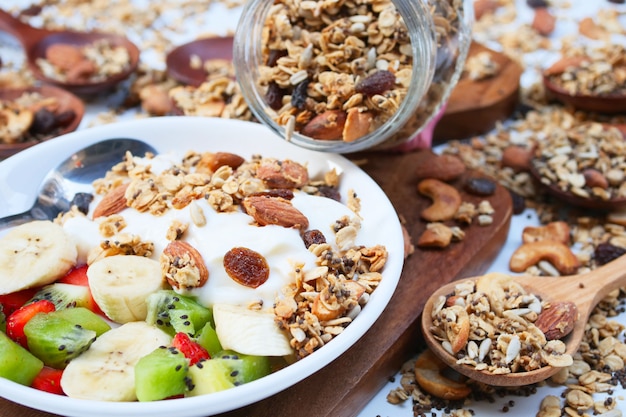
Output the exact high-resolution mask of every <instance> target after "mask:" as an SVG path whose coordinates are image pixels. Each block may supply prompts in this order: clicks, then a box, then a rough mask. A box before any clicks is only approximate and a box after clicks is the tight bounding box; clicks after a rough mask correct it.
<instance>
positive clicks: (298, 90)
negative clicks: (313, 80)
mask: <svg viewBox="0 0 626 417" xmlns="http://www.w3.org/2000/svg"><path fill="white" fill-rule="evenodd" d="M308 88H309V80H308V79H306V80H304V81H301V82H300V83H299V84H298V85H296V87H295V88H294V89H293V93H291V105H292V106H293V107H295V108H296V109H298V110H301V109H303V108H304V105H305V104H306V99H307V97H308V95H307V89H308Z"/></svg>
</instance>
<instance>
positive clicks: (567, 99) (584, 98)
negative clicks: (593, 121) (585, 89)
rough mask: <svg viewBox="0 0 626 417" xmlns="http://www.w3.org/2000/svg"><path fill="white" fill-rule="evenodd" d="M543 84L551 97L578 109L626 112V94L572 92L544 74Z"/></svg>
mask: <svg viewBox="0 0 626 417" xmlns="http://www.w3.org/2000/svg"><path fill="white" fill-rule="evenodd" d="M543 85H544V87H545V89H546V93H547V95H548V96H549V97H550V96H551V97H553V98H554V99H556V100H558V101H559V102H561V103H563V104H566V105H570V106H572V107H574V108H575V109H578V110H583V111H588V112H593V113H605V114H617V113H624V112H626V94H611V95H608V94H607V95H587V94H570V93H569V92H567V91H566V90H565V89H563V88H562V87H561V86H559V85H557V84H555V83H553V82H552V81H551V80H550V77H549V76H547V75H544V76H543Z"/></svg>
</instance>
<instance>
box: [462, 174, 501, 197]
mask: <svg viewBox="0 0 626 417" xmlns="http://www.w3.org/2000/svg"><path fill="white" fill-rule="evenodd" d="M464 188H465V191H467V192H468V193H470V194H474V195H481V196H488V195H492V194H493V193H495V192H496V183H495V181H492V180H490V179H489V178H484V177H474V178H468V179H467V181H465V186H464Z"/></svg>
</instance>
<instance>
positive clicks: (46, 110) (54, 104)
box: [0, 92, 75, 144]
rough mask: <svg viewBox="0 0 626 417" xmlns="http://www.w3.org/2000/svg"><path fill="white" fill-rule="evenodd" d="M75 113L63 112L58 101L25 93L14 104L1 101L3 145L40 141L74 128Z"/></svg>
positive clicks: (0, 122) (0, 117)
mask: <svg viewBox="0 0 626 417" xmlns="http://www.w3.org/2000/svg"><path fill="white" fill-rule="evenodd" d="M74 117H75V113H74V111H73V110H63V109H60V105H59V102H58V100H57V99H56V98H54V97H44V96H42V95H41V94H39V93H32V92H25V93H23V94H21V95H20V96H19V97H16V98H15V99H11V100H8V99H7V100H2V99H0V144H2V143H6V144H16V143H23V142H30V141H38V140H41V139H43V138H45V137H48V136H51V135H55V133H58V132H60V131H61V130H62V129H63V127H65V126H67V125H68V124H70V123H71V122H72V121H73V120H74Z"/></svg>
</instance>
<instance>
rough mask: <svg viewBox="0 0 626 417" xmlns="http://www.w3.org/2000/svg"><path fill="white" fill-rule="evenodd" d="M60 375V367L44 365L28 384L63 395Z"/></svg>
mask: <svg viewBox="0 0 626 417" xmlns="http://www.w3.org/2000/svg"><path fill="white" fill-rule="evenodd" d="M61 376H63V370H62V369H54V368H50V367H48V366H44V367H43V368H42V369H41V371H40V372H39V374H37V376H36V377H35V379H34V380H33V382H32V384H31V385H30V386H31V387H32V388H35V389H38V390H40V391H45V392H49V393H51V394H58V395H65V393H64V392H63V389H62V388H61Z"/></svg>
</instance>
